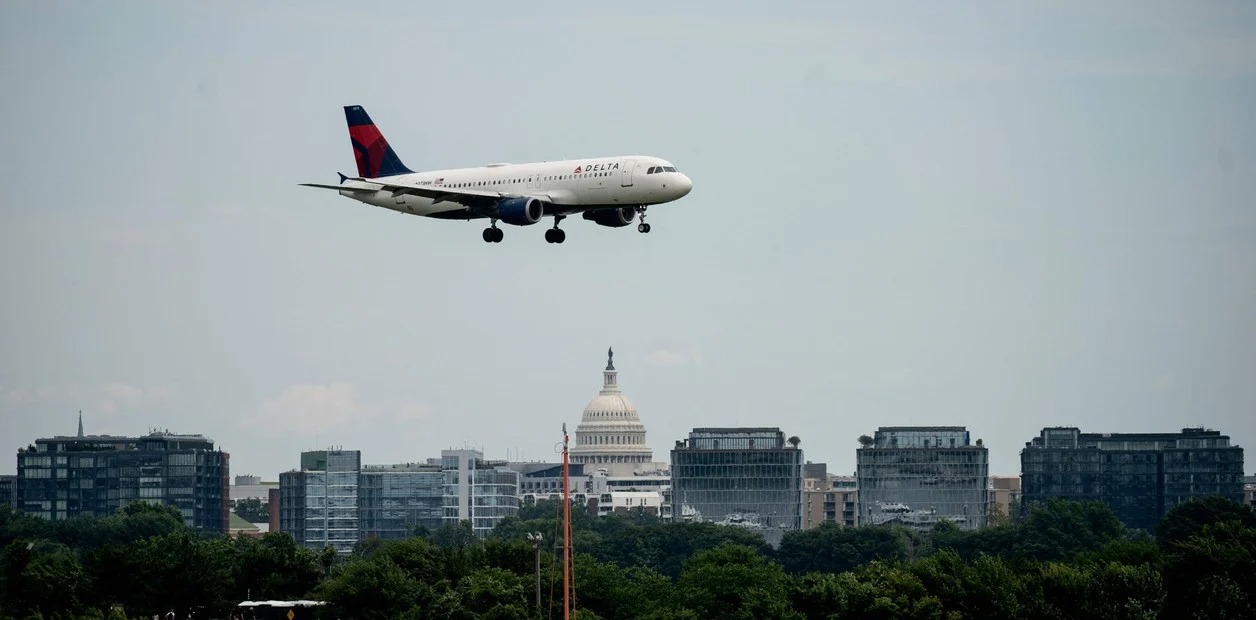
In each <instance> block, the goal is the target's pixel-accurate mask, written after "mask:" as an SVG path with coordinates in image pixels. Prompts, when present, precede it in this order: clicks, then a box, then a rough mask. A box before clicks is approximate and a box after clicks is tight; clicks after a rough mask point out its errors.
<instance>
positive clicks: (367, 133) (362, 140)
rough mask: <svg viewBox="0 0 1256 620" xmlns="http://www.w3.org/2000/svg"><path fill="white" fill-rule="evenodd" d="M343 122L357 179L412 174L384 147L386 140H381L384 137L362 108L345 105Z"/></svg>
mask: <svg viewBox="0 0 1256 620" xmlns="http://www.w3.org/2000/svg"><path fill="white" fill-rule="evenodd" d="M345 120H346V121H348V123H349V140H350V142H352V143H353V157H354V159H357V161H358V176H360V177H363V178H366V179H374V178H378V177H389V176H394V175H398V174H408V173H410V172H412V171H411V170H410V169H409V168H407V167H406V165H405V164H403V163H401V160H400V159H399V158H398V157H397V153H396V152H394V151H393V150H392V147H391V146H388V140H385V139H384V134H382V133H380V131H379V128H378V127H376V126H375V123H373V122H372V121H371V117H370V116H369V115H367V113H366V110H365V109H363V108H362V106H360V105H347V106H345Z"/></svg>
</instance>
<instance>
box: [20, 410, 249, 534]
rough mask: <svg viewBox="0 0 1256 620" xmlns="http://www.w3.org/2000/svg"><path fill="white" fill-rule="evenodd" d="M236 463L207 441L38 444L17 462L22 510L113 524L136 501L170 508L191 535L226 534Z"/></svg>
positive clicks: (154, 436) (83, 439)
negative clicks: (109, 520) (113, 516)
mask: <svg viewBox="0 0 1256 620" xmlns="http://www.w3.org/2000/svg"><path fill="white" fill-rule="evenodd" d="M229 470H230V456H229V455H228V454H227V453H226V452H223V451H222V450H216V449H214V442H213V440H211V439H208V438H206V437H203V436H201V435H179V434H173V433H170V432H168V431H154V432H151V433H149V434H147V435H144V436H141V437H121V436H106V435H85V434H84V433H83V426H82V418H81V417H80V419H79V434H78V435H77V436H74V437H68V436H58V437H50V438H45V439H36V440H35V443H34V444H32V445H31V446H30V447H28V448H21V449H19V450H18V455H17V493H16V495H17V497H16V504H17V507H18V509H19V510H21V511H23V512H26V513H29V514H32V515H35V516H38V517H42V518H44V519H49V520H53V521H61V520H65V519H70V518H73V517H77V516H80V515H82V516H95V517H106V516H109V515H111V514H113V513H114V512H116V511H117V510H118V509H119V508H121V507H122V506H125V505H126V504H129V503H131V502H134V501H143V502H147V503H152V504H162V505H166V506H171V507H173V508H175V509H176V510H178V511H179V514H180V515H182V516H183V521H184V523H186V524H187V525H188V526H189V527H191V528H194V529H197V530H200V531H204V532H217V533H225V532H226V531H227V529H228V524H229V518H228V515H229V511H230V503H229V499H228V490H227V489H228V487H229V486H230V484H229V482H230V480H229V478H228V475H229Z"/></svg>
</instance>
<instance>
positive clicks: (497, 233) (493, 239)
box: [483, 220, 506, 243]
mask: <svg viewBox="0 0 1256 620" xmlns="http://www.w3.org/2000/svg"><path fill="white" fill-rule="evenodd" d="M505 236H506V233H504V232H502V229H500V228H498V227H497V220H493V225H492V226H489V227H488V228H485V229H484V235H483V237H484V242H485V243H501V242H502V238H503V237H505Z"/></svg>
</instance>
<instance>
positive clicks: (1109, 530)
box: [1014, 498, 1125, 560]
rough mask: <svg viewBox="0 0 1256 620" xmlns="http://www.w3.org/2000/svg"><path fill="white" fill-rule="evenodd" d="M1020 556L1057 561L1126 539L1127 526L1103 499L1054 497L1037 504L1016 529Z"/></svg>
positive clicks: (1017, 550) (1016, 544)
mask: <svg viewBox="0 0 1256 620" xmlns="http://www.w3.org/2000/svg"><path fill="white" fill-rule="evenodd" d="M1016 533H1017V536H1016V538H1017V540H1016V543H1015V547H1014V552H1015V554H1016V555H1018V556H1021V557H1030V558H1036V559H1039V560H1056V559H1064V558H1068V557H1071V556H1073V555H1074V554H1076V553H1078V552H1082V551H1094V550H1098V549H1101V548H1103V546H1104V545H1106V544H1107V543H1109V542H1111V541H1113V540H1117V539H1120V538H1123V537H1124V536H1125V526H1123V525H1121V521H1120V519H1118V518H1117V516H1116V513H1115V512H1112V509H1111V508H1108V507H1107V506H1106V505H1104V504H1103V503H1102V502H1099V501H1084V502H1072V501H1065V500H1061V499H1055V498H1053V499H1050V500H1047V501H1046V502H1044V503H1040V504H1035V505H1034V506H1033V508H1032V509H1031V510H1030V511H1029V515H1028V516H1026V517H1025V519H1024V520H1023V521H1022V522H1021V523H1020V524H1019V526H1018V527H1017V528H1016Z"/></svg>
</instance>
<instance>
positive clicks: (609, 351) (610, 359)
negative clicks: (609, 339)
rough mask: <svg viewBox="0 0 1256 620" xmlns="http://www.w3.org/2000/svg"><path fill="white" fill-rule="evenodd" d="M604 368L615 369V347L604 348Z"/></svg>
mask: <svg viewBox="0 0 1256 620" xmlns="http://www.w3.org/2000/svg"><path fill="white" fill-rule="evenodd" d="M606 369H607V370H615V349H614V348H612V347H607V348H606Z"/></svg>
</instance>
